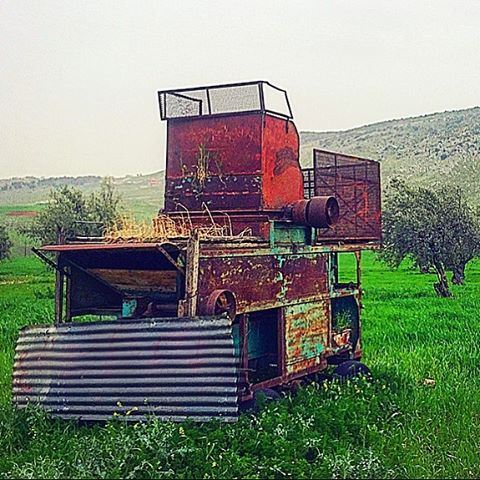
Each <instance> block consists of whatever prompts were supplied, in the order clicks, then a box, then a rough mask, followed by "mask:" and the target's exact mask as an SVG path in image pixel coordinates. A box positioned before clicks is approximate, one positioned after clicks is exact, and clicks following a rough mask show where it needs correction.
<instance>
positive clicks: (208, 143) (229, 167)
mask: <svg viewBox="0 0 480 480" xmlns="http://www.w3.org/2000/svg"><path fill="white" fill-rule="evenodd" d="M261 154H262V115H261V114H248V115H233V116H225V117H213V118H200V119H189V120H176V121H169V122H168V142H167V172H166V195H165V210H166V211H175V210H177V203H181V204H182V205H184V206H186V207H187V208H188V209H189V210H203V208H202V204H203V203H205V204H206V205H207V206H208V208H209V209H210V210H221V209H227V210H231V209H240V210H241V209H258V208H260V205H261V174H262V159H261Z"/></svg>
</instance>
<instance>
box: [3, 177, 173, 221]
mask: <svg viewBox="0 0 480 480" xmlns="http://www.w3.org/2000/svg"><path fill="white" fill-rule="evenodd" d="M101 179H102V177H99V176H93V175H88V176H81V177H49V178H37V177H22V178H9V179H0V206H15V205H18V206H21V205H41V204H42V203H44V202H45V201H46V200H47V197H48V192H49V190H50V189H51V188H55V187H61V186H63V185H72V186H75V187H77V188H79V189H81V190H82V191H84V192H87V193H88V192H91V191H93V190H95V189H97V188H98V186H99V184H100V181H101ZM114 181H115V184H116V186H117V187H118V190H119V191H120V193H121V194H122V196H123V198H124V200H125V203H126V204H127V205H128V206H129V208H131V209H132V210H133V211H135V212H136V213H137V214H139V216H144V217H146V218H149V217H151V216H152V215H153V214H154V213H155V212H156V211H157V210H158V209H159V208H160V207H161V206H162V204H163V186H164V172H163V171H160V172H155V173H152V174H149V175H127V176H126V177H116V178H115V179H114Z"/></svg>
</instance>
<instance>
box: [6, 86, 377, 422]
mask: <svg viewBox="0 0 480 480" xmlns="http://www.w3.org/2000/svg"><path fill="white" fill-rule="evenodd" d="M159 100H160V110H161V117H162V119H165V120H167V135H168V141H167V165H166V186H165V208H164V210H163V211H162V212H161V214H162V215H166V216H167V217H169V218H170V219H173V220H174V221H180V220H182V221H184V220H185V218H187V219H188V222H189V224H190V234H189V235H187V236H185V238H179V237H176V238H169V239H162V240H161V241H160V240H159V241H157V242H155V241H149V242H145V241H143V242H142V241H139V242H136V243H105V242H101V241H99V242H95V243H78V242H70V243H68V244H66V245H50V246H45V247H43V249H42V250H43V251H44V252H54V253H56V255H57V260H56V268H57V269H58V274H57V285H60V286H59V287H58V288H57V291H58V292H59V294H58V295H57V309H56V311H57V321H58V322H59V323H61V322H64V321H66V322H67V323H66V324H65V325H67V326H68V325H70V326H71V327H64V326H62V327H61V328H60V327H56V328H57V329H56V330H55V329H54V330H48V329H47V330H45V331H42V332H43V333H42V335H43V336H42V339H41V340H38V337H37V336H35V335H34V334H31V333H29V331H28V330H27V331H25V332H24V333H23V337H22V340H21V345H22V346H21V348H20V350H18V352H17V361H16V367H15V369H16V370H15V380H14V389H15V395H16V397H15V398H16V400H17V403H18V404H19V405H24V404H25V402H26V400H25V399H26V397H27V396H28V395H29V394H30V395H31V394H32V392H34V393H35V392H36V391H37V390H38V389H40V390H41V392H43V393H42V396H41V397H39V396H38V395H37V396H36V397H35V398H36V399H37V401H39V402H40V403H43V404H44V405H45V406H46V407H47V406H48V409H49V410H50V411H52V412H53V413H55V414H59V415H60V414H61V416H63V417H65V416H66V417H68V416H70V417H72V416H73V417H75V418H84V419H89V418H90V419H98V418H100V417H102V416H103V417H102V418H108V416H109V415H111V414H112V412H114V411H115V405H116V403H112V402H114V400H115V401H117V402H120V404H128V405H129V406H132V405H134V406H135V405H136V404H135V402H137V401H138V395H136V396H133V397H132V396H131V394H130V393H129V392H131V391H133V390H132V389H134V388H135V387H134V386H135V385H137V386H140V387H141V391H142V392H147V393H148V388H149V385H151V382H150V383H145V384H144V383H142V380H141V379H139V378H137V377H138V376H140V377H141V375H142V373H141V372H144V375H145V376H146V377H148V378H152V377H154V376H155V374H154V373H152V372H155V371H158V375H160V376H161V375H166V376H167V377H168V381H166V380H164V379H163V380H162V379H161V378H160V379H156V380H155V381H156V382H157V383H155V381H153V380H152V382H153V386H152V388H153V391H154V392H155V395H154V400H152V401H151V402H150V403H148V402H147V403H148V405H149V407H148V408H147V407H146V406H145V405H147V404H142V405H143V406H142V405H137V407H138V408H137V410H135V412H133V413H132V414H131V417H129V418H137V417H138V416H141V417H142V416H144V415H146V414H147V413H148V412H153V413H157V414H159V415H161V416H162V418H166V417H168V416H169V414H168V411H169V410H168V405H173V406H174V407H175V408H173V407H172V409H171V415H170V418H172V419H174V420H178V419H183V418H193V419H197V420H204V419H205V418H207V417H209V418H211V417H219V416H227V417H228V419H231V418H233V417H234V415H235V409H233V407H232V396H231V382H232V375H233V377H234V378H235V379H236V397H235V398H236V400H234V401H233V403H235V405H237V406H238V405H239V404H241V403H242V402H244V401H247V400H249V399H250V398H251V397H252V395H253V393H254V392H255V391H256V390H258V389H261V388H265V387H285V386H288V385H290V384H291V383H292V382H294V381H296V380H298V379H301V378H303V377H307V376H311V375H314V374H315V373H318V372H320V371H322V370H324V369H325V368H327V367H328V365H330V364H337V363H339V362H341V361H342V360H345V359H359V358H360V356H361V343H360V335H361V324H360V312H361V285H360V280H361V278H360V274H361V267H360V259H361V250H363V249H367V248H376V246H377V245H378V244H379V242H380V178H379V168H378V164H377V163H376V162H373V161H371V160H364V159H358V158H355V157H347V156H345V155H340V154H334V153H330V152H323V151H315V153H314V168H313V169H309V170H304V171H302V169H301V168H300V164H299V155H298V152H299V137H298V133H297V130H296V128H295V125H294V123H293V121H292V115H291V110H290V105H289V104H288V99H287V97H286V93H285V92H284V91H283V90H281V89H278V88H276V87H273V86H271V85H270V84H268V83H266V82H250V83H245V84H235V85H230V86H212V87H202V88H197V89H187V90H185V89H183V90H175V91H164V92H160V93H159ZM273 100H275V102H274V101H273ZM269 102H273V103H269ZM305 199H307V201H305ZM212 224H214V225H218V224H222V225H227V226H228V229H227V230H228V232H229V233H228V234H222V235H215V234H212V235H205V234H203V235H202V234H201V228H203V227H205V226H209V225H212ZM346 255H350V256H352V263H353V264H354V270H353V276H352V277H351V278H349V279H348V281H344V280H343V276H342V275H341V273H342V268H343V262H342V258H343V257H344V256H346ZM64 282H65V286H63V283H64ZM92 314H93V315H113V316H115V317H117V318H118V319H117V320H114V321H113V322H110V323H109V324H108V328H106V330H105V333H99V332H103V330H102V327H101V325H99V324H92V331H91V332H90V331H89V330H88V327H81V328H80V327H77V325H78V324H77V323H75V322H72V318H74V317H78V316H81V315H92ZM200 317H201V320H199V318H200ZM152 319H153V320H154V319H157V320H158V322H160V323H159V325H161V326H159V327H158V329H157V327H156V326H155V325H156V323H155V321H153V320H152ZM208 319H211V321H212V322H214V323H212V332H210V333H208V332H209V329H208V321H209V320H208ZM220 319H223V320H220ZM127 321H128V322H133V323H128V325H129V326H128V327H125V328H127V330H128V331H130V330H129V329H133V330H135V331H137V330H138V329H140V330H141V331H151V332H152V335H156V337H155V342H156V343H153V344H152V342H151V341H148V339H147V338H145V339H143V337H141V339H142V340H141V341H140V340H139V341H138V342H137V341H135V342H134V343H133V344H132V345H130V347H129V350H128V351H129V352H130V353H129V354H128V355H127V353H125V350H124V349H123V347H122V345H123V344H122V343H121V342H120V340H118V339H117V338H116V336H115V322H118V323H119V324H121V323H122V322H127ZM152 321H153V323H152ZM219 321H222V322H223V323H221V325H220V324H219V323H218V322H219ZM135 322H138V323H135ZM145 322H146V323H145ZM149 322H150V323H149ZM169 322H170V323H169ZM179 322H183V323H181V324H179ZM185 322H187V323H188V322H190V323H188V325H191V328H190V327H189V328H186V327H185V326H183V327H181V326H179V325H186V323H185ZM215 322H217V323H215ZM169 325H171V328H170V327H169ZM69 328H71V329H72V332H73V331H75V332H76V331H81V332H82V335H80V336H75V335H73V334H72V336H71V337H69V336H68V331H69V330H68V329H69ZM79 328H80V330H79ZM225 329H227V330H225ZM182 331H184V334H182V333H181V332H182ZM122 332H124V330H122ZM125 332H126V331H125ZM153 332H154V333H153ZM199 332H201V333H199ZM215 332H217V333H215ZM226 332H227V333H226ZM96 335H102V337H101V338H102V339H103V340H102V341H104V340H105V341H107V340H108V338H111V340H112V345H113V346H112V347H111V348H107V346H103V347H102V348H101V349H100V350H101V351H100V352H96V349H95V341H96V340H95V339H96V338H97V337H96ZM108 335H110V337H108ZM122 335H127V333H122V334H121V338H123V336H122ZM185 335H186V336H187V337H188V338H185ZM192 336H193V337H195V338H196V337H197V336H198V338H199V339H200V338H204V339H206V340H205V341H204V343H202V342H200V343H198V348H196V347H195V342H196V340H195V341H194V340H192ZM217 336H219V338H221V341H220V340H219V341H220V343H219V344H218V345H217V343H218V342H217V340H215V339H216V338H217ZM227 337H228V338H229V339H230V340H228V338H227ZM152 338H153V337H152ZM122 341H123V340H122ZM35 342H37V343H35ZM82 342H86V343H82ZM118 342H120V343H118ZM142 342H146V343H142ZM169 342H173V343H169ZM192 342H193V343H192ZM215 342H217V343H215ZM229 342H230V343H229ZM32 345H33V346H32ZM39 345H41V346H42V347H39ZM62 345H71V346H72V347H71V348H72V350H71V352H70V353H69V354H68V355H65V354H64V353H62V352H64V351H65V348H64V347H62ZM172 345H176V346H178V348H177V349H176V350H175V349H172V348H171V346H172ZM44 349H49V352H50V353H49V354H48V355H47V354H45V351H44ZM132 349H133V350H132ZM185 349H186V350H185ZM229 349H230V350H229ZM85 350H88V351H91V352H93V353H92V356H93V358H96V357H95V355H97V357H98V358H99V359H100V358H101V359H102V363H101V364H98V366H96V364H95V361H94V360H91V359H90V360H89V361H88V362H87V363H82V362H84V360H85V356H82V355H80V354H79V353H78V352H83V351H85ZM132 351H134V352H136V353H135V354H132V353H131V352H132ZM32 352H34V353H32ZM35 352H36V353H35ZM75 352H77V353H75ZM142 352H143V353H142ZM146 352H147V353H146ZM232 352H233V353H232ZM32 355H33V356H34V357H35V355H38V358H41V359H42V361H41V362H40V363H39V364H38V365H37V364H36V363H35V362H34V360H33V359H32V358H34V357H32ZM62 355H63V356H62ZM136 355H138V360H136V359H135V356H136ZM51 356H52V358H50V357H51ZM232 356H233V357H232ZM57 357H58V358H62V359H64V361H65V362H67V363H68V361H72V362H73V363H74V364H75V365H76V367H78V368H79V369H80V370H81V371H82V372H83V373H82V375H83V376H78V375H77V376H75V374H72V375H73V376H72V375H70V376H69V380H68V382H64V381H63V380H62V379H63V377H64V375H65V364H62V366H61V367H60V366H59V365H58V362H57V361H56V360H55V361H53V360H52V359H53V358H57ZM89 358H90V357H89ZM119 358H121V359H123V360H122V361H121V362H120V363H119V360H118V359H119ZM231 358H234V359H235V362H234V365H235V371H233V373H232V365H233V364H232V362H231ZM168 359H170V360H168ZM169 361H170V362H171V368H174V370H168V365H169V364H168V362H169ZM49 362H50V363H49ZM51 362H53V363H51ZM55 362H57V363H55ZM122 362H123V363H122ZM128 362H133V364H135V365H136V367H135V368H136V370H135V372H134V373H132V375H130V376H128V375H127V376H126V377H125V378H123V377H121V376H119V375H114V374H113V373H112V371H114V370H115V368H120V366H121V367H122V368H124V367H125V368H126V367H127V365H128ZM36 365H37V366H36ZM159 365H161V366H162V368H160V369H159ZM192 365H197V366H198V365H200V366H201V368H199V369H198V370H196V372H197V373H196V374H195V377H194V378H190V379H189V380H188V381H187V380H186V377H187V376H188V374H189V373H188V372H189V371H191V368H192ZM164 368H165V369H166V370H164ZM222 369H223V370H222ZM172 371H174V372H176V373H175V374H172V373H171V372H172ZM168 372H170V373H168ZM52 377H53V379H54V384H55V389H54V390H53V391H52V393H51V394H50V393H48V394H46V396H45V392H50V390H49V389H50V384H51V382H52ZM38 378H47V380H45V381H44V380H41V381H37V379H38ZM85 378H92V382H90V383H88V382H86V380H85ZM102 378H104V380H105V382H106V384H108V383H109V382H112V381H113V380H112V379H113V378H115V382H116V383H115V384H116V385H118V387H119V394H118V395H117V396H115V395H113V394H112V390H108V392H109V396H108V400H105V401H101V400H99V398H100V399H101V398H103V397H102V395H103V394H102V386H101V384H100V383H101V379H102ZM93 379H94V380H95V382H94V381H93ZM34 380H35V381H34ZM49 382H50V383H49ZM162 382H163V383H162ZM165 382H167V384H168V385H169V386H168V388H167V389H166V390H165V391H164V392H165V394H164V396H162V395H163V394H162V391H163V390H162V388H163V387H162V385H164V383H165ZM37 384H38V385H37ZM85 385H86V386H85ZM222 385H223V386H224V387H225V396H224V397H221V395H220V396H218V395H217V394H218V393H219V392H221V391H222V388H223V387H222ZM170 387H171V388H177V387H178V388H180V389H181V391H182V392H183V393H185V397H184V399H183V400H182V398H183V397H182V398H181V397H178V396H175V395H173V394H171V390H169V388H170ZM40 390H39V391H40ZM175 391H177V390H175ZM29 392H30V393H29ZM58 392H61V393H58ZM73 392H76V393H75V394H74V393H73ZM122 392H123V393H122ZM195 392H196V393H195ZM214 394H215V395H217V396H215V395H214ZM129 395H130V396H129ZM172 395H173V396H172ZM196 395H197V396H196ZM52 396H53V398H52ZM80 397H81V398H80ZM164 397H165V398H164ZM45 398H47V400H45ZM222 398H224V400H222ZM89 399H90V403H89ZM109 402H110V403H109ZM152 402H153V403H152ZM172 402H173V403H172ZM222 402H223V403H222ZM225 402H226V403H225ZM52 405H53V407H52ZM149 409H150V410H149ZM124 410H125V409H123V410H122V412H123V411H124Z"/></svg>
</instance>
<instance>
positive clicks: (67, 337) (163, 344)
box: [13, 317, 238, 421]
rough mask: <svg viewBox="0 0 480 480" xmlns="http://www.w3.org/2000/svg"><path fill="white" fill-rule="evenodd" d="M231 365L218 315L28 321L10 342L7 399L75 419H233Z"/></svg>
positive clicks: (225, 325)
mask: <svg viewBox="0 0 480 480" xmlns="http://www.w3.org/2000/svg"><path fill="white" fill-rule="evenodd" d="M237 364H238V358H237V357H236V356H235V351H234V346H233V340H232V332H231V325H230V322H229V321H228V320H226V319H223V318H217V317H204V318H185V319H181V318H158V319H141V320H117V321H111V322H92V323H64V324H58V325H55V326H52V327H38V326H34V327H28V328H25V329H23V330H22V331H21V333H20V337H19V340H18V343H17V348H16V356H15V365H14V375H13V398H14V403H15V404H16V405H17V406H18V407H19V408H22V407H25V406H26V405H27V404H28V403H30V402H33V403H38V404H40V405H41V406H42V407H43V408H45V410H47V411H48V412H50V413H51V414H52V415H53V416H56V417H61V418H73V419H79V420H108V419H109V418H111V417H112V416H115V415H121V416H125V419H127V420H143V419H145V418H146V417H147V416H149V415H155V416H158V417H160V418H161V419H165V420H172V421H183V420H185V419H187V418H188V419H192V420H195V421H207V420H210V419H212V418H220V419H222V420H224V421H235V420H236V417H237V413H238V397H237Z"/></svg>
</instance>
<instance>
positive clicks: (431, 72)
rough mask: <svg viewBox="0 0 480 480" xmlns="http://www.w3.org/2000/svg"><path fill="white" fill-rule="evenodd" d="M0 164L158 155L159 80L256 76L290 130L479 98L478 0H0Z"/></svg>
mask: <svg viewBox="0 0 480 480" xmlns="http://www.w3.org/2000/svg"><path fill="white" fill-rule="evenodd" d="M0 41H1V48H0V69H1V72H0V131H1V136H0V177H10V176H17V175H18V176H23V175H43V176H49V175H83V174H102V175H103V174H113V175H123V174H127V173H130V174H135V173H139V172H142V173H148V172H153V171H157V170H160V169H162V168H163V167H164V156H165V154H164V140H165V125H164V124H162V123H160V121H159V114H158V104H157V98H156V92H157V90H159V89H166V88H174V87H184V86H194V85H205V84H210V83H226V82H233V81H242V80H255V79H263V80H269V81H270V82H272V83H274V84H276V85H278V86H281V87H283V88H285V89H287V90H288V92H289V97H290V102H291V104H292V108H293V111H294V116H295V121H296V124H297V126H298V128H299V129H300V130H318V131H321V130H337V129H347V128H351V127H355V126H359V125H363V124H367V123H371V122H376V121H380V120H386V119H391V118H398V117H404V116H413V115H419V114H423V113H429V112H434V111H443V110H450V109H459V108H467V107H472V106H475V105H478V104H479V103H480V100H479V99H480V1H478V0H456V1H454V0H452V1H447V0H435V1H425V0H316V1H314V0H312V1H307V0H305V1H293V0H290V1H283V0H272V1H266V0H262V1H260V0H258V1H246V0H243V1H228V0H223V1H216V0H215V1H213V0H210V1H200V0H196V1H186V0H184V1H182V0H168V1H167V0H163V1H161V0H156V1H154V0H143V1H140V0H137V1H133V0H132V1H127V0H111V1H108V0H94V1H85V0H83V1H80V0H62V1H49V0H31V1H24V0H0Z"/></svg>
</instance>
